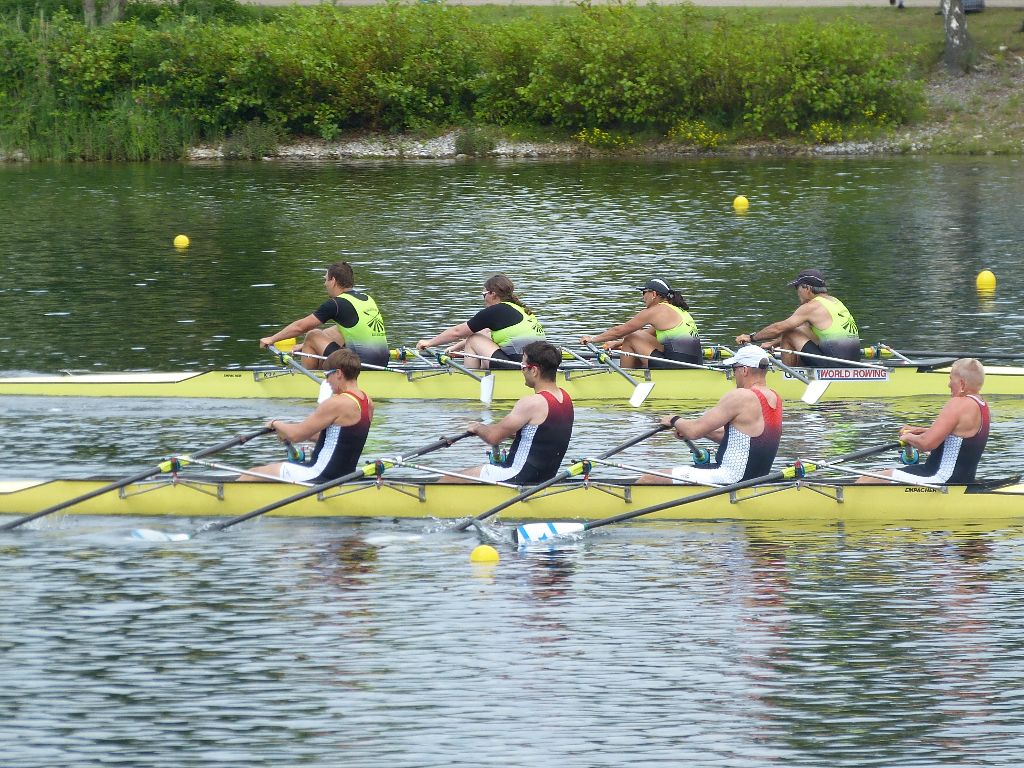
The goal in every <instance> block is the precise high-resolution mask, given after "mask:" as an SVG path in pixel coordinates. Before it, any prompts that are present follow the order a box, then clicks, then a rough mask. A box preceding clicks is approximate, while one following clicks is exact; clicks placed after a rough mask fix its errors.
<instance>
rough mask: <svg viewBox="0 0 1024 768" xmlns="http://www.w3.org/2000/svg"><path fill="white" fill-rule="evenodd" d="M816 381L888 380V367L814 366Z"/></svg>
mask: <svg viewBox="0 0 1024 768" xmlns="http://www.w3.org/2000/svg"><path fill="white" fill-rule="evenodd" d="M814 378H815V379H817V380H818V381H888V380H889V369H888V368H882V369H880V368H815V369H814Z"/></svg>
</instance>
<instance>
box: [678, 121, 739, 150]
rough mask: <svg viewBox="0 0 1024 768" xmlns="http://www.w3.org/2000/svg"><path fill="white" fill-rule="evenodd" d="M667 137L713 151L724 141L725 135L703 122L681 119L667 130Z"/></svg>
mask: <svg viewBox="0 0 1024 768" xmlns="http://www.w3.org/2000/svg"><path fill="white" fill-rule="evenodd" d="M668 137H669V138H670V139H672V140H673V141H678V142H680V143H682V144H690V145H692V146H694V147H700V148H701V149H714V148H715V147H717V146H718V145H719V143H721V142H722V141H723V140H724V139H725V134H724V133H720V132H719V131H716V130H715V129H714V128H712V127H711V126H709V125H708V124H707V123H706V122H705V121H703V120H692V119H690V118H683V119H682V120H679V121H677V122H676V124H675V125H673V126H672V127H671V128H669V131H668Z"/></svg>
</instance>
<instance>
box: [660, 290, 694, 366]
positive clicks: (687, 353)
mask: <svg viewBox="0 0 1024 768" xmlns="http://www.w3.org/2000/svg"><path fill="white" fill-rule="evenodd" d="M667 306H669V307H671V308H672V309H674V310H675V311H676V312H677V313H678V314H679V324H678V325H676V326H675V327H674V328H669V329H668V330H667V331H659V330H658V329H657V328H655V329H654V337H655V338H656V339H657V340H658V341H659V342H660V343H661V344H663V345H664V347H665V351H664V352H661V351H660V350H657V349H656V350H654V351H653V352H652V353H651V357H661V358H664V359H666V360H678V361H680V362H683V363H693V364H695V365H697V364H700V363H701V362H702V361H701V350H700V337H699V336H698V335H697V323H695V322H694V321H693V317H692V316H691V315H690V313H689V312H687V311H686V310H685V309H683V308H682V307H677V306H676V305H675V304H668V305H667ZM647 366H648V367H649V368H679V367H680V366H678V365H672V364H671V363H662V362H659V361H657V360H649V361H648V363H647Z"/></svg>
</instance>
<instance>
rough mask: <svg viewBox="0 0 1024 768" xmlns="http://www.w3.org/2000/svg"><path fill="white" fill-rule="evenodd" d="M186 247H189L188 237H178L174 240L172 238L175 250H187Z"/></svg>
mask: <svg viewBox="0 0 1024 768" xmlns="http://www.w3.org/2000/svg"><path fill="white" fill-rule="evenodd" d="M188 246H189V240H188V235H178V236H177V237H176V238H174V247H175V248H188Z"/></svg>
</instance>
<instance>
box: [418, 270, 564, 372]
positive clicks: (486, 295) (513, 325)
mask: <svg viewBox="0 0 1024 768" xmlns="http://www.w3.org/2000/svg"><path fill="white" fill-rule="evenodd" d="M483 300H484V308H483V309H481V310H480V311H479V312H477V313H476V314H475V315H473V317H471V318H469V320H467V321H466V322H464V323H460V324H459V325H453V326H452V327H451V328H448V329H447V330H444V331H441V333H439V334H438V335H437V336H434V337H433V338H432V339H421V340H420V341H418V342H416V349H418V350H421V351H422V350H424V349H427V348H428V347H437V346H441V345H443V344H451V343H452V342H453V341H454V342H457V343H455V344H452V346H450V347H449V348H448V349H447V350H446V351H447V352H448V353H449V354H450V353H452V352H458V351H463V352H465V353H466V361H465V364H466V367H467V368H489V367H490V360H512V361H515V362H519V361H520V360H522V357H523V348H524V347H525V346H526V345H527V344H529V343H530V342H533V341H538V340H543V339H545V338H546V336H545V335H544V327H543V326H542V325H541V324H540V321H539V320H538V319H537V316H536V315H534V314H533V310H532V309H530V308H529V307H528V306H526V304H525V303H524V302H523V300H522V299H520V298H519V296H517V295H516V288H515V285H514V284H513V283H512V281H511V280H510V279H509V278H508V277H507V276H506V275H503V274H500V273H499V274H497V275H492V276H491V277H489V278H487V282H485V283H484V290H483Z"/></svg>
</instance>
